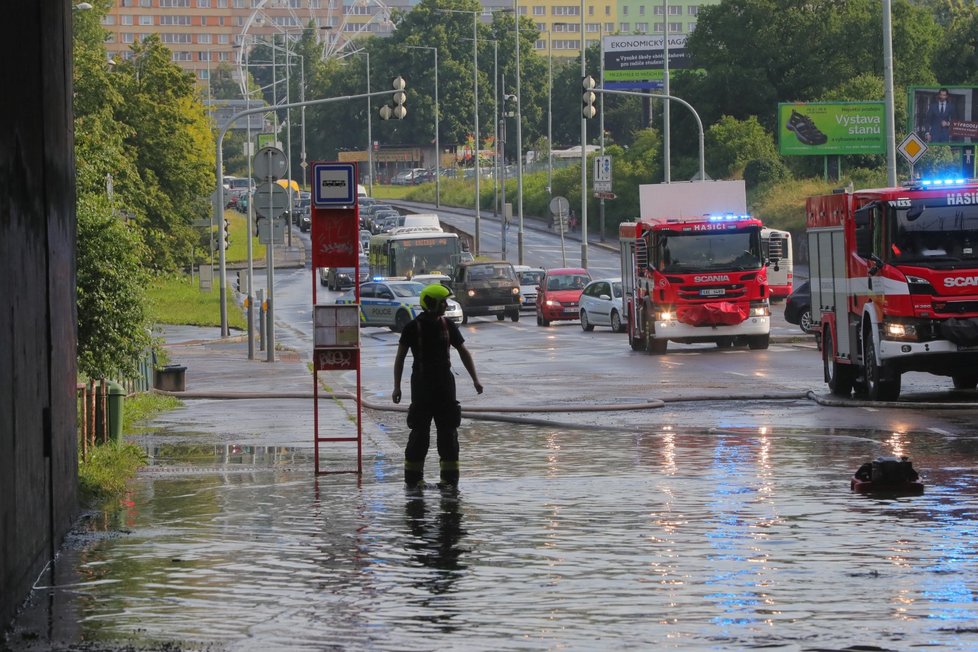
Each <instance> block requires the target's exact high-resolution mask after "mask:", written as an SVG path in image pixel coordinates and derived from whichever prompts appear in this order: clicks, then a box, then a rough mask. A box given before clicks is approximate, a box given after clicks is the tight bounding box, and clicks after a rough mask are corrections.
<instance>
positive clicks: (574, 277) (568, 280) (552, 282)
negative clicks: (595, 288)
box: [547, 274, 591, 290]
mask: <svg viewBox="0 0 978 652" xmlns="http://www.w3.org/2000/svg"><path fill="white" fill-rule="evenodd" d="M590 282H591V279H589V278H588V277H586V276H581V275H580V274H561V275H560V276H551V277H550V278H548V279H547V289H548V290H583V289H584V286H585V285H587V284H588V283H590Z"/></svg>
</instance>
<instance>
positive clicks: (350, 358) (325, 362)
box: [315, 349, 357, 371]
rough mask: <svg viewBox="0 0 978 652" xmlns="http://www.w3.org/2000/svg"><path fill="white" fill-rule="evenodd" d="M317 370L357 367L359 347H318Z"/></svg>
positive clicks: (316, 356)
mask: <svg viewBox="0 0 978 652" xmlns="http://www.w3.org/2000/svg"><path fill="white" fill-rule="evenodd" d="M315 359H316V371H343V370H347V369H356V367H357V349H316V355H315Z"/></svg>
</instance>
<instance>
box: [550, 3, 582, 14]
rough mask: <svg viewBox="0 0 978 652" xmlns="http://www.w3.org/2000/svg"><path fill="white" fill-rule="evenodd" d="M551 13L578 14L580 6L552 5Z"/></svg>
mask: <svg viewBox="0 0 978 652" xmlns="http://www.w3.org/2000/svg"><path fill="white" fill-rule="evenodd" d="M551 13H552V15H554V16H580V15H581V8H580V7H578V6H576V5H573V6H569V7H554V8H553V11H552V12H551Z"/></svg>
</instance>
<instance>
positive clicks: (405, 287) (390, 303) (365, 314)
mask: <svg viewBox="0 0 978 652" xmlns="http://www.w3.org/2000/svg"><path fill="white" fill-rule="evenodd" d="M424 288H425V284H424V283H418V282H417V281H395V280H381V279H377V280H373V281H369V282H367V283H363V284H361V285H360V325H361V326H386V327H387V328H390V329H391V330H392V331H394V332H397V333H399V332H401V331H402V330H403V329H404V327H405V326H406V325H407V323H408V322H409V321H411V320H412V319H414V318H415V317H417V316H418V315H420V314H421V312H422V308H421V290H423V289H424ZM356 301H357V300H356V296H355V295H354V293H353V290H350V291H349V292H346V293H345V294H342V295H340V297H339V298H338V299H337V300H336V303H341V304H350V303H356ZM445 317H447V318H448V319H451V320H452V321H453V322H455V323H456V324H461V323H462V308H461V307H459V305H458V304H457V303H456V302H455V301H453V300H452V299H449V300H448V309H447V310H446V311H445Z"/></svg>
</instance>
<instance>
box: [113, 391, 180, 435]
mask: <svg viewBox="0 0 978 652" xmlns="http://www.w3.org/2000/svg"><path fill="white" fill-rule="evenodd" d="M182 405H183V401H181V400H180V399H178V398H175V397H173V396H164V395H163V394H156V393H154V392H142V393H139V394H133V395H132V396H127V397H126V400H125V409H124V410H123V420H122V431H123V433H125V434H130V433H132V432H133V429H134V427H135V426H136V424H138V423H141V422H144V421H147V420H149V419H152V418H153V417H155V416H156V415H158V414H162V413H163V412H168V411H169V410H175V409H176V408H178V407H180V406H182Z"/></svg>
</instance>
